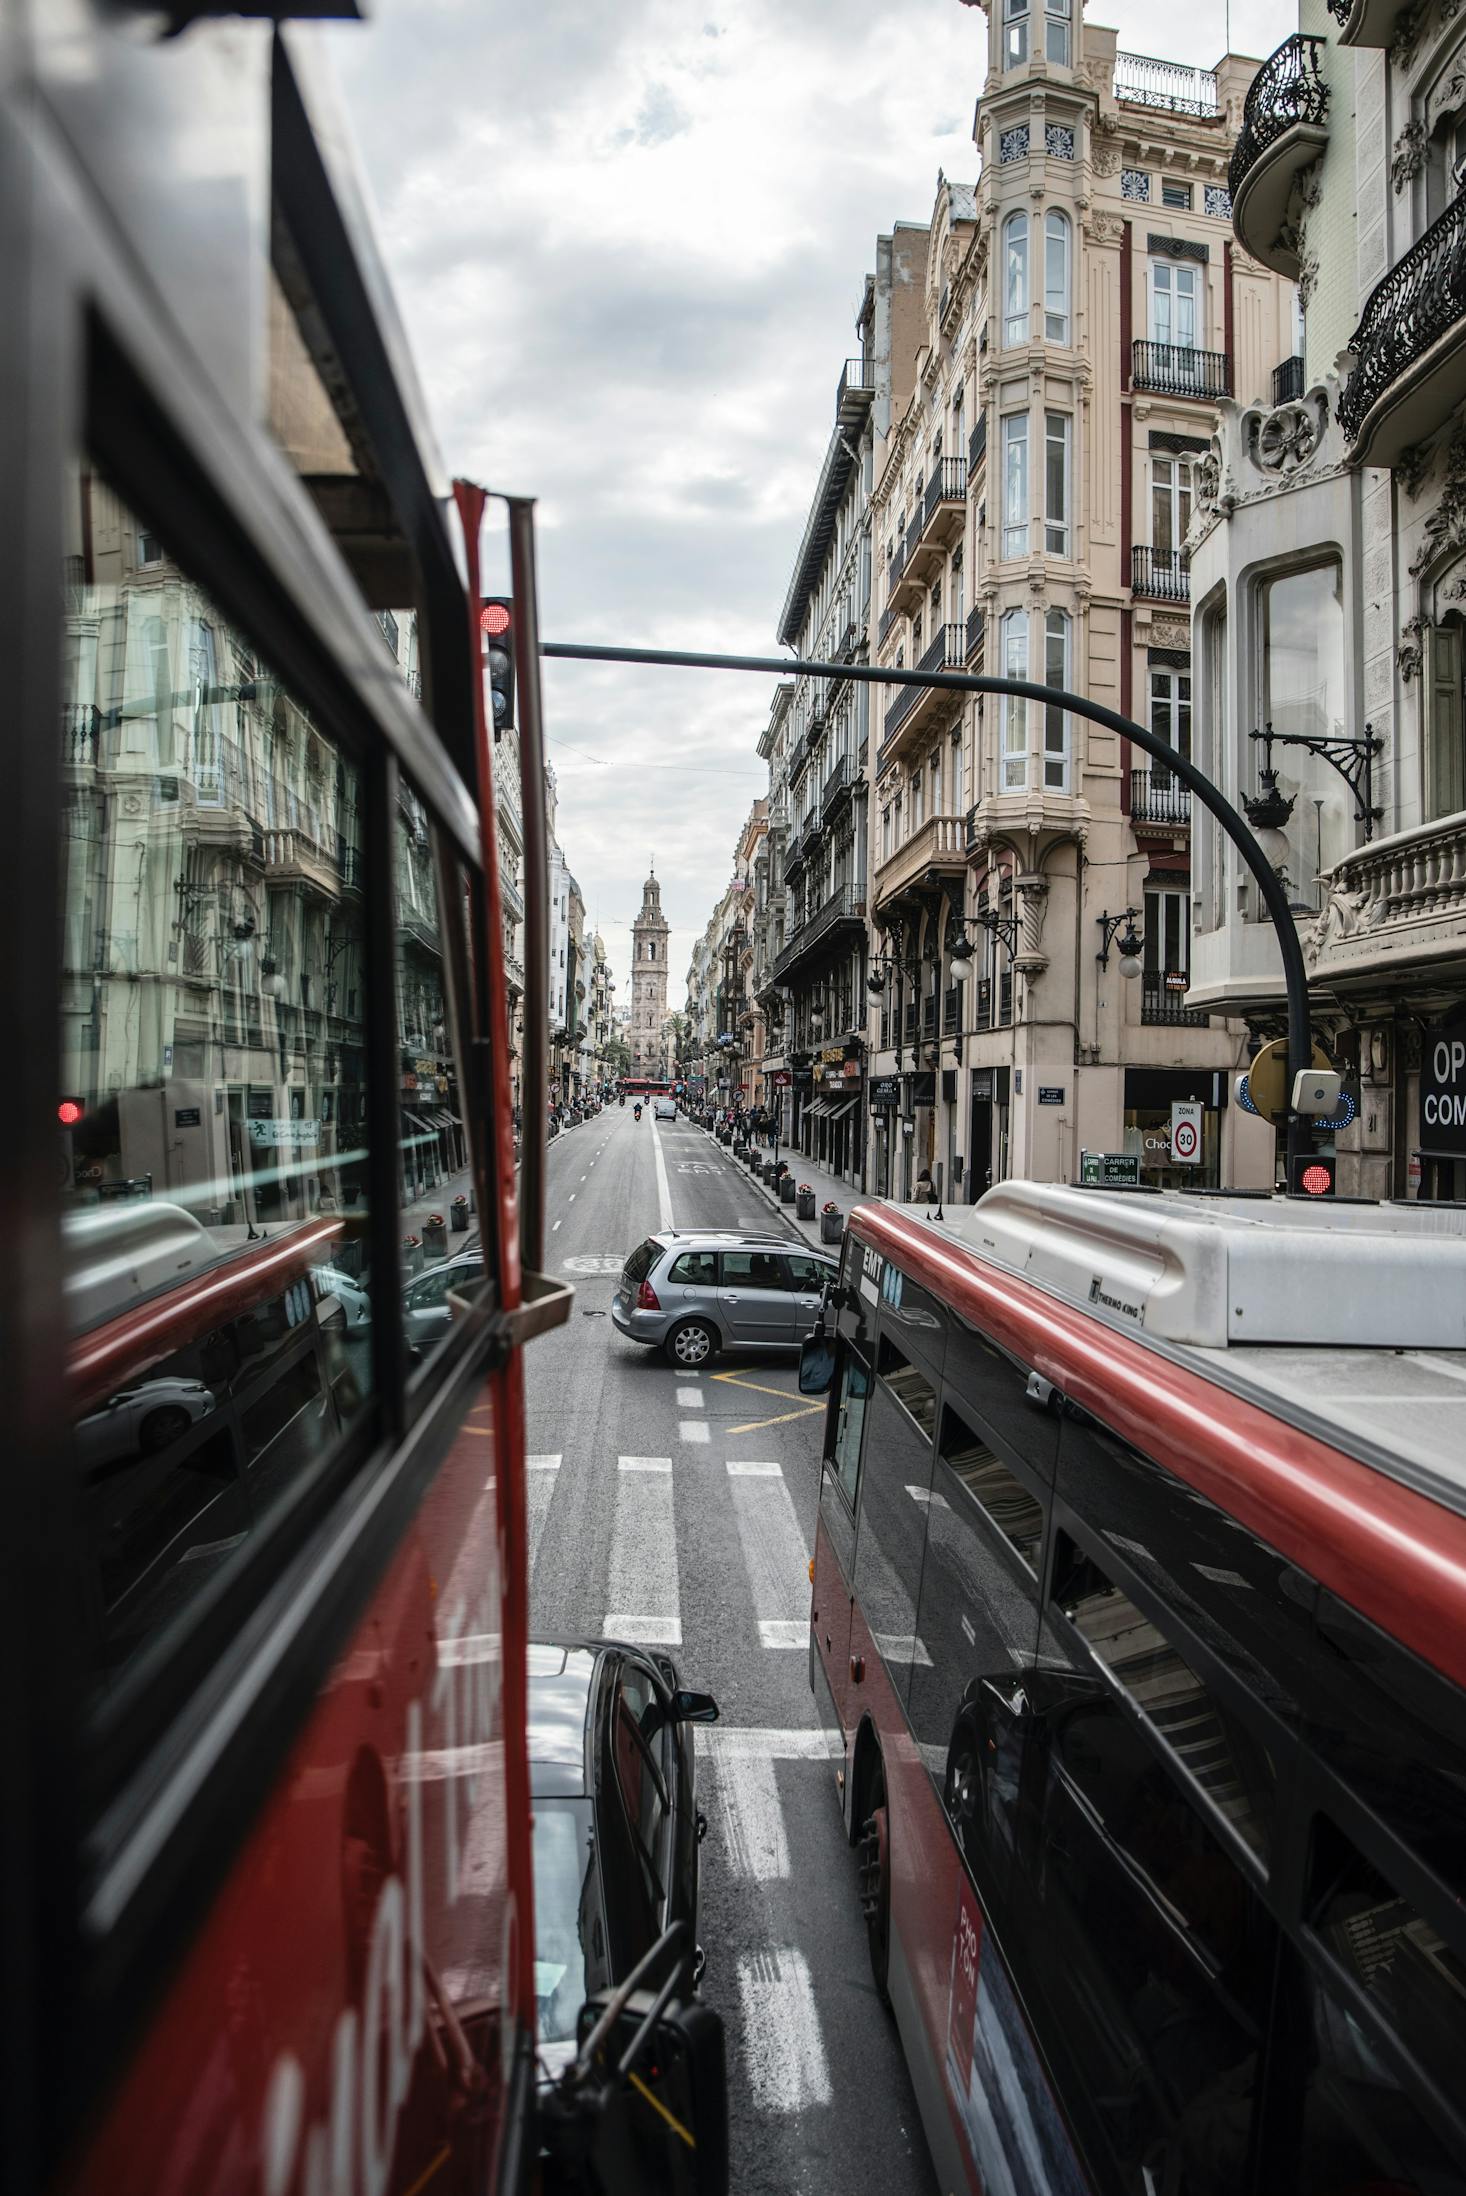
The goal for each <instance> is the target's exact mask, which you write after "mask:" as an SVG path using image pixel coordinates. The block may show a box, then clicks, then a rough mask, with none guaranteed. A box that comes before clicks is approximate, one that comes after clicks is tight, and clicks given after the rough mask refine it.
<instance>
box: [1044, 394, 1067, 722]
mask: <svg viewBox="0 0 1466 2196" xmlns="http://www.w3.org/2000/svg"><path fill="white" fill-rule="evenodd" d="M1056 428H1057V430H1058V432H1057V433H1056V432H1055V429H1056ZM1056 460H1057V474H1056ZM1073 481H1074V415H1073V413H1072V412H1051V411H1045V413H1044V554H1045V556H1050V557H1068V556H1069V555H1070V554H1071V553H1072V549H1073V541H1074V522H1073V507H1074V494H1073ZM1056 486H1057V491H1058V493H1057V502H1058V511H1057V514H1056V513H1055V510H1054V503H1055V500H1056V499H1055V488H1056ZM1067 683H1068V681H1067V680H1066V681H1065V684H1066V685H1067Z"/></svg>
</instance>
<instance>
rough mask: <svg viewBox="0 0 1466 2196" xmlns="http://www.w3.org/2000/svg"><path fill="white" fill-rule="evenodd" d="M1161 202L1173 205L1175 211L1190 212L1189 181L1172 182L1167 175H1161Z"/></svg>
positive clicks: (1164, 204) (1165, 204)
mask: <svg viewBox="0 0 1466 2196" xmlns="http://www.w3.org/2000/svg"><path fill="white" fill-rule="evenodd" d="M1161 204H1162V205H1163V206H1172V207H1174V208H1175V210H1176V212H1177V213H1190V211H1191V185H1190V184H1189V183H1173V182H1172V180H1171V178H1170V177H1169V176H1168V175H1163V176H1162V177H1161Z"/></svg>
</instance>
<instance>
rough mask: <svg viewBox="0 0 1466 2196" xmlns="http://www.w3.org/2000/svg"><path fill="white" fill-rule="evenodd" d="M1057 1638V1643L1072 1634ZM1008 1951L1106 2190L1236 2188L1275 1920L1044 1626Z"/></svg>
mask: <svg viewBox="0 0 1466 2196" xmlns="http://www.w3.org/2000/svg"><path fill="white" fill-rule="evenodd" d="M1071 1643H1072V1644H1071ZM1039 1672H1040V1675H1039V1678H1038V1681H1037V1683H1036V1685H1035V1692H1034V1700H1033V1703H1032V1710H1033V1712H1032V1713H1031V1714H1030V1716H1029V1718H1028V1719H1027V1721H1026V1726H1025V1740H1024V1761H1023V1768H1022V1785H1023V1805H1022V1809H1021V1812H1020V1818H1019V1820H1020V1834H1019V1842H1018V1852H1017V1856H1016V1860H1015V1868H1014V1878H1013V1883H1012V1889H1011V1894H1010V1897H1011V1903H1012V1904H1013V1906H1014V1908H1015V1910H1018V1909H1021V1911H1022V1912H1023V1916H1024V1928H1023V1931H1022V1932H1021V1934H1020V1935H1019V1936H1018V1937H1017V1938H1016V1939H1015V1943H1014V1950H1015V1955H1016V1965H1017V1967H1018V1970H1019V1974H1020V1977H1026V1980H1027V1983H1028V1986H1029V1989H1030V1991H1031V1996H1032V2002H1033V2004H1034V2005H1035V2008H1036V2012H1037V2018H1038V2025H1039V2027H1040V2030H1041V2032H1042V2033H1043V2035H1044V2038H1045V2041H1046V2043H1047V2046H1048V2049H1049V2051H1050V2053H1051V2056H1052V2058H1053V2060H1054V2061H1055V2063H1056V2064H1058V2065H1060V2066H1061V2067H1062V2068H1063V2070H1064V2071H1063V2088H1064V2092H1065V2094H1066V2096H1067V2097H1068V2098H1069V2099H1070V2101H1071V2108H1072V2110H1073V2112H1074V2115H1075V2118H1076V2121H1078V2122H1079V2124H1080V2126H1081V2128H1082V2130H1083V2133H1084V2140H1085V2147H1086V2148H1088V2149H1090V2150H1091V2151H1092V2152H1096V2153H1098V2155H1099V2156H1100V2157H1102V2158H1105V2159H1107V2160H1108V2166H1107V2169H1106V2170H1102V2171H1101V2172H1100V2173H1099V2175H1098V2179H1099V2181H1100V2183H1101V2185H1103V2186H1105V2187H1110V2186H1114V2187H1116V2188H1120V2189H1125V2190H1130V2189H1135V2190H1140V2189H1143V2188H1145V2187H1146V2186H1147V2185H1150V2186H1153V2187H1155V2188H1168V2189H1169V2188H1175V2189H1177V2190H1185V2191H1186V2192H1187V2196H1235V2192H1236V2191H1237V2190H1238V2189H1240V2188H1243V2187H1246V2186H1249V2185H1250V2182H1249V2178H1248V2171H1249V2159H1250V2157H1251V2154H1252V2143H1253V2132H1252V2121H1253V2113H1254V2106H1255V2101H1256V2097H1257V2094H1258V2087H1259V2073H1260V2051H1261V2045H1262V2039H1263V2036H1264V2033H1265V2030H1266V2024H1267V2019H1268V2009H1269V2002H1270V1997H1271V1993H1272V1988H1273V1982H1274V1972H1275V1968H1276V1962H1277V1939H1276V1932H1275V1929H1274V1926H1273V1923H1272V1920H1271V1917H1270V1916H1269V1915H1268V1913H1267V1911H1266V1909H1265V1907H1264V1906H1263V1903H1262V1901H1261V1899H1260V1898H1259V1897H1258V1895H1257V1894H1256V1892H1255V1891H1254V1890H1253V1888H1252V1885H1251V1884H1250V1882H1249V1881H1248V1879H1247V1877H1246V1875H1245V1874H1244V1873H1243V1870H1242V1868H1241V1866H1240V1865H1239V1863H1238V1862H1237V1861H1235V1860H1234V1859H1233V1858H1232V1856H1231V1854H1230V1853H1229V1852H1228V1851H1227V1850H1226V1849H1225V1848H1224V1847H1223V1845H1222V1844H1221V1842H1220V1841H1219V1840H1218V1838H1216V1837H1215V1836H1214V1835H1213V1833H1212V1831H1211V1829H1210V1827H1209V1825H1208V1823H1207V1821H1206V1820H1205V1818H1204V1816H1203V1814H1202V1812H1201V1809H1200V1807H1199V1806H1197V1805H1196V1804H1194V1803H1193V1801H1192V1800H1191V1799H1190V1798H1189V1797H1188V1795H1187V1793H1186V1792H1185V1790H1184V1789H1183V1788H1182V1786H1181V1784H1180V1782H1179V1781H1178V1780H1177V1778H1176V1777H1175V1776H1174V1774H1173V1773H1172V1771H1171V1770H1170V1768H1169V1767H1168V1766H1167V1764H1166V1762H1165V1760H1164V1759H1163V1756H1162V1754H1161V1752H1160V1750H1159V1748H1158V1747H1157V1746H1156V1745H1154V1744H1153V1743H1152V1742H1151V1740H1150V1739H1149V1738H1148V1737H1147V1735H1146V1733H1145V1731H1144V1730H1143V1729H1142V1728H1141V1726H1140V1725H1139V1724H1138V1723H1137V1721H1136V1720H1135V1719H1134V1717H1133V1716H1132V1715H1131V1714H1130V1713H1128V1712H1127V1709H1126V1707H1125V1705H1124V1703H1123V1702H1122V1701H1121V1699H1120V1697H1119V1695H1118V1693H1117V1692H1116V1691H1115V1689H1114V1688H1113V1687H1112V1686H1111V1685H1110V1684H1109V1682H1108V1680H1107V1679H1105V1678H1104V1677H1102V1676H1101V1675H1100V1674H1099V1673H1098V1672H1097V1671H1095V1670H1094V1667H1093V1663H1092V1661H1091V1659H1090V1656H1089V1652H1088V1649H1087V1648H1086V1647H1085V1646H1084V1645H1083V1644H1082V1642H1080V1641H1078V1640H1077V1639H1076V1637H1075V1634H1074V1633H1073V1632H1072V1631H1070V1630H1069V1629H1068V1628H1067V1627H1061V1626H1060V1625H1059V1624H1058V1623H1053V1622H1050V1621H1048V1620H1047V1619H1046V1620H1045V1622H1044V1624H1043V1629H1042V1633H1041V1643H1040V1655H1039Z"/></svg>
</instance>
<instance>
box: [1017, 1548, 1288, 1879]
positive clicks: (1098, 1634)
mask: <svg viewBox="0 0 1466 2196" xmlns="http://www.w3.org/2000/svg"><path fill="white" fill-rule="evenodd" d="M1054 1596H1055V1599H1056V1600H1057V1601H1058V1602H1059V1603H1060V1604H1061V1606H1062V1608H1063V1611H1064V1614H1065V1616H1066V1617H1067V1618H1068V1619H1069V1621H1070V1623H1071V1624H1072V1625H1074V1627H1075V1629H1076V1630H1077V1631H1078V1632H1079V1634H1080V1635H1081V1637H1082V1638H1083V1639H1084V1641H1085V1643H1086V1645H1087V1646H1088V1647H1089V1649H1090V1651H1091V1653H1092V1654H1093V1655H1094V1656H1095V1659H1096V1660H1097V1661H1098V1662H1101V1663H1102V1664H1103V1665H1104V1667H1105V1668H1106V1669H1107V1670H1108V1671H1109V1673H1110V1675H1111V1677H1112V1678H1113V1679H1114V1680H1115V1683H1116V1684H1117V1685H1118V1686H1119V1687H1120V1689H1121V1691H1122V1692H1124V1693H1125V1694H1126V1695H1127V1696H1128V1697H1129V1698H1130V1699H1131V1700H1132V1701H1133V1702H1134V1703H1135V1705H1136V1707H1137V1708H1139V1709H1140V1711H1141V1713H1142V1714H1143V1715H1144V1716H1145V1717H1146V1719H1147V1720H1148V1721H1149V1723H1150V1724H1151V1726H1152V1728H1153V1729H1154V1730H1156V1731H1158V1732H1159V1733H1160V1735H1161V1737H1162V1738H1163V1739H1164V1740H1165V1741H1166V1743H1167V1745H1168V1746H1169V1747H1170V1748H1171V1750H1172V1752H1173V1753H1174V1754H1176V1756H1177V1757H1178V1758H1179V1760H1180V1761H1181V1762H1182V1763H1183V1764H1184V1766H1185V1767H1186V1768H1187V1769H1189V1770H1190V1772H1191V1774H1192V1776H1194V1777H1195V1779H1196V1781H1197V1783H1198V1784H1199V1785H1201V1787H1202V1789H1203V1790H1204V1791H1205V1793H1206V1795H1207V1798H1208V1799H1209V1800H1210V1801H1211V1803H1212V1805H1213V1806H1214V1807H1215V1808H1216V1810H1217V1812H1218V1813H1219V1814H1220V1815H1222V1816H1223V1817H1224V1818H1225V1820H1226V1821H1227V1822H1228V1823H1230V1825H1231V1827H1232V1828H1233V1829H1234V1830H1235V1831H1236V1832H1237V1835H1238V1836H1239V1837H1240V1838H1242V1839H1243V1840H1244V1842H1245V1843H1246V1844H1247V1845H1248V1846H1249V1847H1250V1848H1251V1849H1252V1851H1253V1852H1254V1853H1256V1854H1258V1855H1259V1856H1260V1857H1265V1856H1266V1853H1267V1848H1268V1842H1269V1835H1270V1831H1271V1827H1272V1819H1273V1807H1274V1801H1275V1797H1276V1790H1275V1787H1276V1778H1275V1775H1274V1771H1273V1765H1272V1763H1271V1761H1270V1760H1269V1759H1268V1757H1267V1755H1266V1753H1265V1752H1264V1750H1263V1748H1262V1747H1261V1746H1260V1745H1259V1744H1258V1743H1257V1742H1256V1741H1255V1740H1254V1739H1253V1738H1252V1737H1251V1736H1250V1734H1249V1733H1248V1732H1247V1731H1246V1730H1245V1729H1244V1727H1243V1726H1242V1725H1241V1724H1240V1723H1239V1722H1238V1720H1237V1718H1236V1717H1235V1716H1234V1715H1233V1714H1232V1713H1231V1712H1230V1711H1229V1710H1228V1709H1227V1708H1225V1707H1224V1706H1223V1704H1222V1703H1221V1702H1220V1701H1219V1700H1218V1699H1217V1698H1216V1696H1215V1694H1214V1693H1213V1692H1212V1691H1211V1690H1210V1688H1209V1687H1208V1686H1207V1685H1206V1684H1205V1683H1204V1681H1203V1680H1202V1679H1201V1678H1200V1677H1198V1675H1197V1673H1196V1671H1195V1670H1193V1669H1192V1667H1191V1665H1190V1663H1189V1662H1188V1661H1187V1660H1186V1658H1185V1656H1184V1655H1183V1654H1181V1652H1180V1650H1179V1649H1178V1648H1176V1647H1175V1646H1173V1645H1172V1643H1171V1641H1170V1640H1168V1639H1167V1638H1166V1637H1165V1636H1164V1634H1163V1633H1162V1632H1161V1631H1160V1630H1159V1629H1158V1627H1157V1626H1156V1625H1154V1624H1153V1623H1152V1622H1151V1620H1150V1619H1149V1617H1147V1616H1145V1615H1144V1614H1143V1613H1142V1612H1141V1611H1140V1610H1139V1609H1137V1608H1136V1606H1135V1604H1134V1602H1133V1601H1131V1599H1130V1597H1129V1595H1128V1594H1126V1593H1123V1592H1122V1591H1121V1589H1120V1588H1119V1587H1118V1586H1117V1585H1116V1584H1115V1583H1114V1581H1113V1580H1112V1579H1110V1578H1108V1577H1107V1576H1106V1575H1105V1573H1104V1572H1103V1571H1102V1570H1101V1569H1100V1567H1099V1565H1098V1564H1097V1563H1096V1562H1095V1561H1094V1560H1093V1558H1092V1557H1090V1556H1088V1555H1086V1554H1085V1553H1084V1552H1083V1551H1082V1550H1081V1549H1079V1548H1077V1547H1076V1546H1075V1545H1074V1543H1073V1542H1072V1541H1071V1540H1070V1539H1069V1538H1068V1537H1067V1535H1061V1536H1060V1538H1059V1543H1058V1550H1057V1553H1056V1555H1055V1559H1054Z"/></svg>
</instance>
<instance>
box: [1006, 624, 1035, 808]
mask: <svg viewBox="0 0 1466 2196" xmlns="http://www.w3.org/2000/svg"><path fill="white" fill-rule="evenodd" d="M999 637H1000V643H1001V650H1002V665H1003V676H1004V678H1007V679H1026V678H1027V677H1028V612H1027V611H1026V610H1005V611H1004V613H1003V616H1002V620H1001V622H1000V625H999ZM1001 721H1002V733H1001V738H1002V756H1001V770H1002V786H1003V791H1004V792H1005V793H1021V792H1022V791H1023V788H1024V786H1025V785H1026V784H1027V782H1028V704H1027V702H1026V701H1024V700H1023V698H1022V696H1021V695H1018V694H1005V695H1004V696H1003V700H1002V720H1001Z"/></svg>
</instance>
